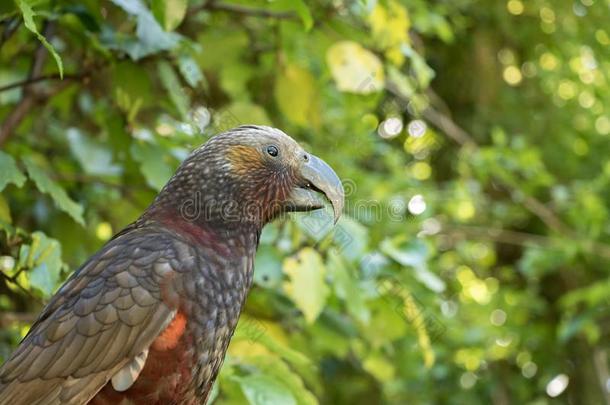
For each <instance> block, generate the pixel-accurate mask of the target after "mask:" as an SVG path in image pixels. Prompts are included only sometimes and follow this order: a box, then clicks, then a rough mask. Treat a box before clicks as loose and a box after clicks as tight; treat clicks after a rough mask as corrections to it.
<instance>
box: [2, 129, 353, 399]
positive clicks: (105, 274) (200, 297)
mask: <svg viewBox="0 0 610 405" xmlns="http://www.w3.org/2000/svg"><path fill="white" fill-rule="evenodd" d="M320 193H322V194H324V195H325V196H326V197H327V198H328V199H329V200H330V201H331V203H332V205H333V208H334V211H335V220H336V219H337V217H338V216H339V214H340V212H341V209H342V205H343V189H342V187H341V183H340V181H339V179H338V178H337V176H336V175H335V174H334V172H333V171H332V170H331V169H330V167H328V165H326V164H325V163H324V162H322V161H321V160H320V159H318V158H316V157H315V156H313V155H310V154H307V153H306V152H304V151H303V150H302V149H301V148H300V147H299V146H298V144H297V143H296V142H294V141H293V140H292V139H291V138H290V137H288V136H287V135H286V134H284V133H283V132H281V131H279V130H277V129H273V128H269V127H258V126H243V127H239V128H236V129H234V130H231V131H228V132H226V133H223V134H220V135H218V136H216V137H214V138H212V139H211V140H210V141H209V142H207V143H206V144H205V145H203V146H202V147H200V148H199V149H197V150H195V151H194V152H193V153H192V154H191V155H190V156H189V157H188V158H187V159H186V160H185V161H184V162H183V164H182V165H181V166H180V168H179V169H178V170H177V172H176V174H175V175H174V176H173V177H172V178H171V179H170V180H169V182H168V184H167V185H166V186H165V187H164V188H163V190H162V191H161V192H160V193H159V195H158V196H157V198H156V199H155V201H154V202H153V203H152V204H151V206H150V207H149V208H148V209H147V210H146V212H145V213H144V214H143V215H142V216H141V217H140V218H139V219H138V220H137V221H135V222H134V223H133V224H131V225H130V226H128V227H127V228H125V229H124V230H123V231H121V232H120V233H119V234H117V235H116V236H115V237H114V238H113V239H112V240H110V241H109V242H108V243H107V244H106V245H104V246H103V247H102V248H101V249H100V251H98V252H97V253H96V254H95V255H93V256H92V257H91V258H90V259H89V260H88V261H87V262H86V263H85V264H83V266H82V267H81V268H79V269H78V270H77V271H76V272H75V273H74V274H73V275H72V277H70V279H69V280H68V281H67V282H66V283H65V284H64V285H63V286H62V287H61V288H60V289H59V291H58V292H57V293H56V295H55V296H54V297H53V298H52V299H51V301H50V302H49V304H48V305H47V306H46V307H45V308H44V309H43V311H42V313H41V314H40V316H39V318H38V319H37V320H36V322H35V323H34V325H32V328H31V329H30V332H29V333H28V335H27V336H26V337H25V338H24V339H23V341H22V342H21V344H20V345H19V347H18V348H17V349H16V350H15V352H14V353H13V354H12V356H11V357H10V358H9V359H8V360H7V361H6V363H5V364H4V365H3V366H2V368H1V369H0V403H1V404H11V405H18V404H28V405H30V404H84V403H91V404H118V403H124V404H203V403H205V401H206V398H207V396H208V394H209V392H210V389H211V387H212V384H213V382H214V380H215V378H216V375H217V373H218V370H219V369H220V366H221V364H222V361H223V358H224V355H225V351H226V349H227V346H228V344H229V340H230V339H231V336H232V334H233V331H234V329H235V326H236V324H237V320H238V318H239V314H240V311H241V308H242V305H243V303H244V300H245V298H246V294H247V291H248V289H249V287H250V285H251V283H252V272H253V262H254V255H255V252H256V248H257V245H258V240H259V235H260V232H261V230H262V227H263V226H264V225H265V224H266V223H268V222H269V221H271V220H272V219H274V218H275V217H277V216H278V215H279V214H281V213H283V212H287V211H307V210H312V209H318V208H321V207H322V202H321V199H320V198H319V194H320ZM121 401H124V402H121Z"/></svg>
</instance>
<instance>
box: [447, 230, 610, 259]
mask: <svg viewBox="0 0 610 405" xmlns="http://www.w3.org/2000/svg"><path fill="white" fill-rule="evenodd" d="M441 233H442V234H444V235H448V236H453V237H467V238H472V239H483V240H492V241H494V242H498V243H504V244H507V245H515V246H525V247H540V248H544V249H561V248H562V247H561V245H560V241H559V240H558V239H554V238H551V237H548V236H544V235H536V234H532V233H527V232H520V231H513V230H509V229H500V228H486V227H480V226H470V225H455V224H444V225H443V227H442V231H441ZM574 243H581V244H582V245H583V247H584V248H585V249H586V250H587V251H588V252H590V253H592V254H594V255H596V256H598V257H601V258H604V259H610V246H608V245H606V244H604V243H599V242H595V241H578V240H575V241H574Z"/></svg>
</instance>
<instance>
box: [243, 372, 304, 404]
mask: <svg viewBox="0 0 610 405" xmlns="http://www.w3.org/2000/svg"><path fill="white" fill-rule="evenodd" d="M235 378H236V379H237V381H238V382H239V385H240V386H241V389H242V390H243V392H244V395H245V396H246V398H247V399H248V403H249V404H251V405H297V401H296V399H295V398H294V396H293V395H292V393H291V392H290V390H289V389H288V388H287V387H286V386H284V385H283V384H281V383H279V382H278V381H277V379H276V378H272V377H270V376H267V375H264V374H263V375H249V376H246V377H235Z"/></svg>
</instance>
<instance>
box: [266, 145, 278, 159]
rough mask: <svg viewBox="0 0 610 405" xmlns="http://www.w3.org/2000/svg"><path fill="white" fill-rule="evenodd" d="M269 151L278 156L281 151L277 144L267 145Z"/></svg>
mask: <svg viewBox="0 0 610 405" xmlns="http://www.w3.org/2000/svg"><path fill="white" fill-rule="evenodd" d="M267 153H268V154H270V155H271V156H273V157H276V156H277V155H278V154H279V153H280V151H279V150H278V149H277V146H275V145H270V146H267Z"/></svg>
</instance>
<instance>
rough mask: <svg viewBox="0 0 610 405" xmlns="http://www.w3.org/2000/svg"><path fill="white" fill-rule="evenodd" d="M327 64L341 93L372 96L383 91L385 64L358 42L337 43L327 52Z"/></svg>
mask: <svg viewBox="0 0 610 405" xmlns="http://www.w3.org/2000/svg"><path fill="white" fill-rule="evenodd" d="M326 62H327V63H328V66H329V67H330V72H331V73H332V76H333V79H335V83H337V88H338V89H339V90H340V91H346V92H350V93H356V94H370V93H375V92H378V91H381V90H383V87H384V83H385V79H384V74H383V64H382V63H381V61H380V60H379V58H378V57H377V56H376V55H375V54H374V53H372V52H371V51H369V50H367V49H365V48H363V47H362V45H360V44H359V43H357V42H354V41H340V42H337V43H335V44H334V45H333V46H331V47H330V48H329V49H328V51H327V52H326Z"/></svg>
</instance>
